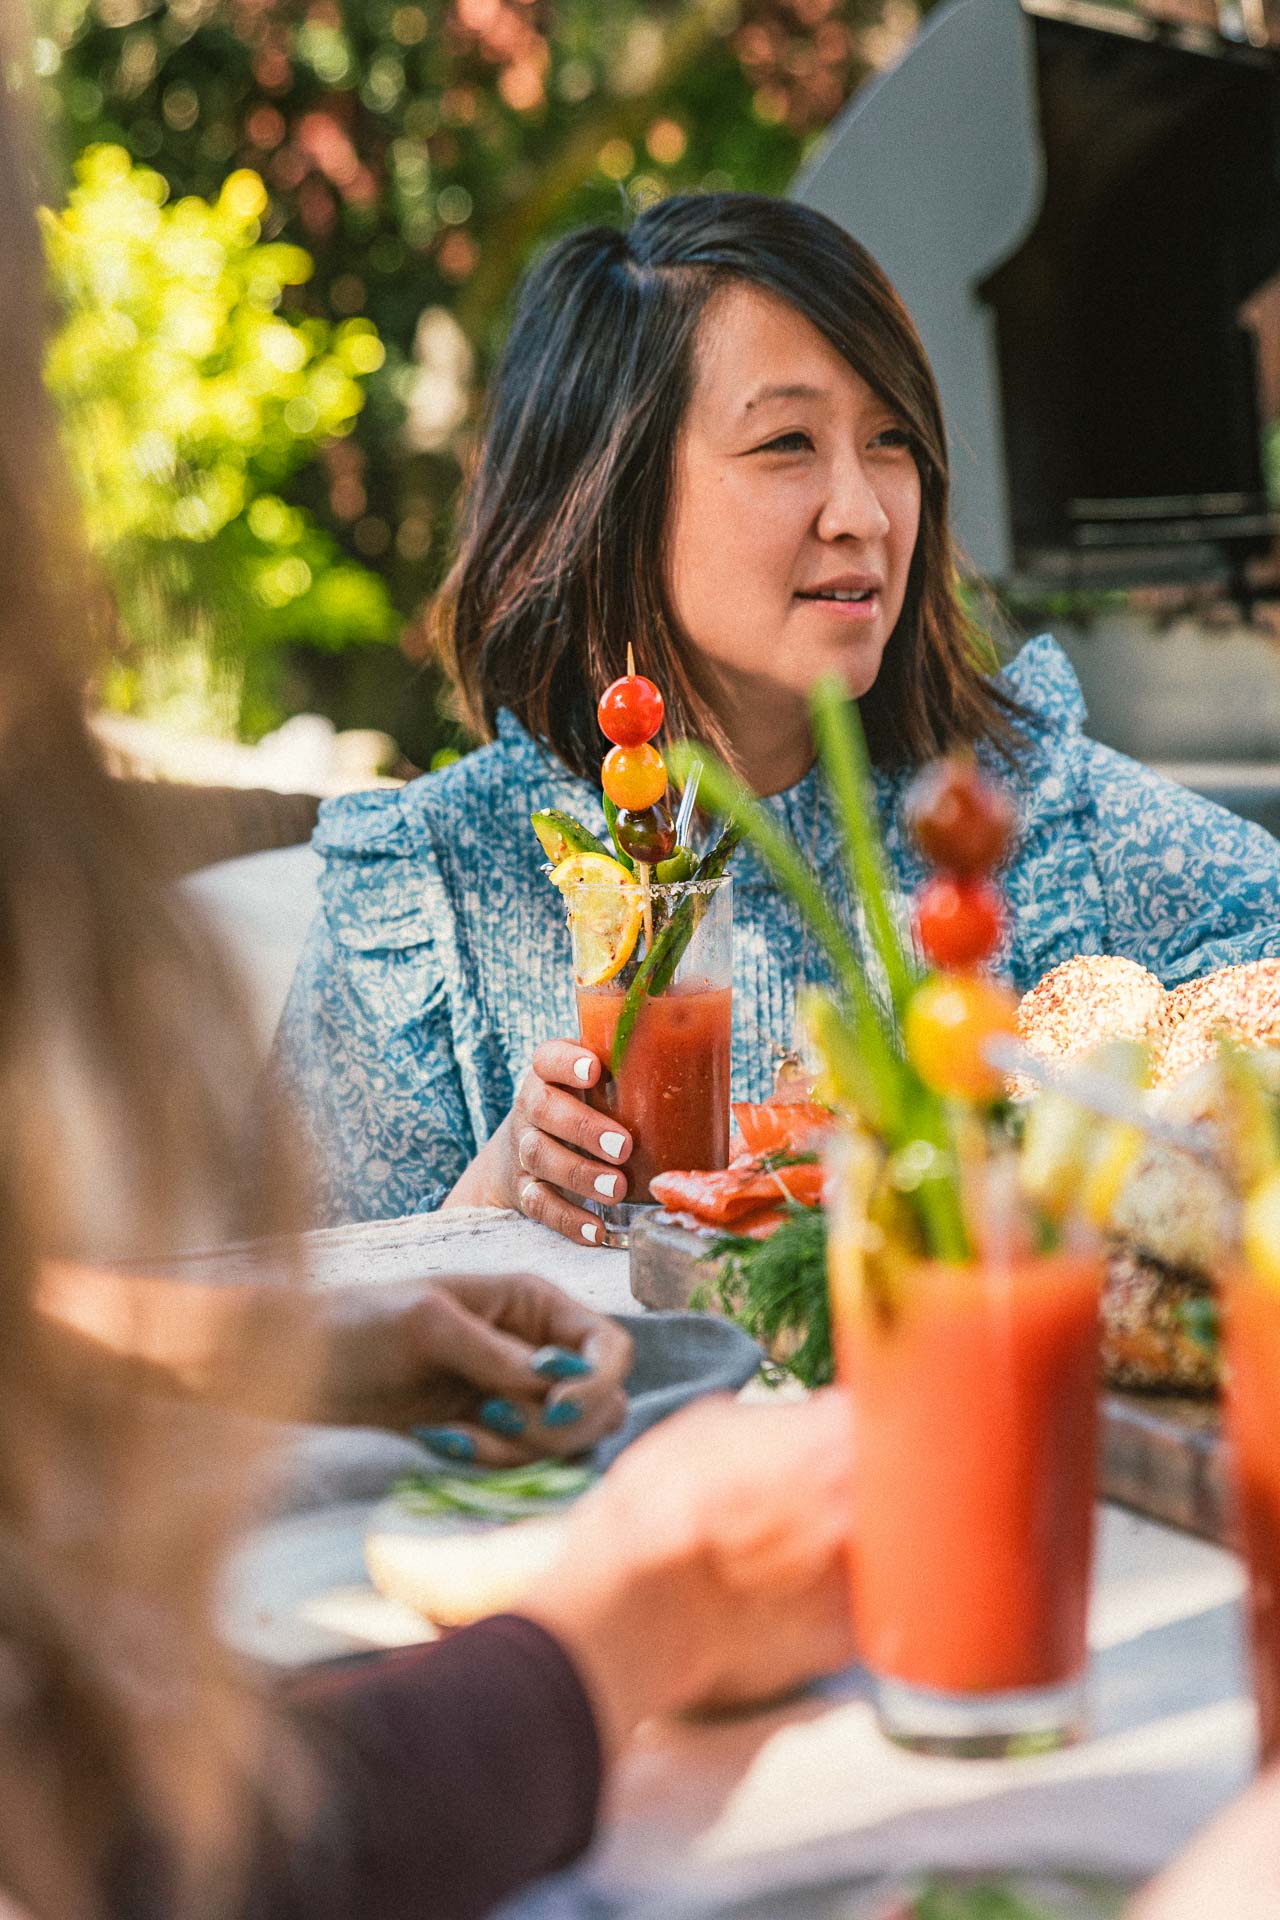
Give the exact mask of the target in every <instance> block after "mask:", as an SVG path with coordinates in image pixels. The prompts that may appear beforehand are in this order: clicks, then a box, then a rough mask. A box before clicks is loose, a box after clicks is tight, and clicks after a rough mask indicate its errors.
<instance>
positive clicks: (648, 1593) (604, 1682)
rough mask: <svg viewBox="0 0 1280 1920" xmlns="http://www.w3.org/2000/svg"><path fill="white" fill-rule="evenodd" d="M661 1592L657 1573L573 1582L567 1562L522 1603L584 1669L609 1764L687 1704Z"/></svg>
mask: <svg viewBox="0 0 1280 1920" xmlns="http://www.w3.org/2000/svg"><path fill="white" fill-rule="evenodd" d="M660 1588H661V1582H660V1581H659V1580H658V1579H657V1578H656V1576H655V1575H652V1574H649V1573H648V1572H646V1571H644V1570H642V1569H640V1568H638V1567H636V1566H634V1565H633V1566H630V1567H629V1568H628V1569H627V1570H626V1572H625V1573H621V1574H613V1575H610V1574H609V1573H605V1574H603V1575H593V1574H592V1573H591V1572H589V1571H582V1572H581V1573H580V1575H579V1576H578V1577H571V1576H570V1574H569V1573H568V1571H567V1570H566V1568H565V1567H564V1566H563V1564H562V1565H561V1566H559V1567H558V1568H557V1569H556V1571H555V1574H554V1576H553V1577H550V1578H548V1579H547V1580H545V1581H544V1582H542V1583H540V1584H539V1585H538V1586H536V1587H535V1588H534V1589H533V1590H532V1591H531V1592H530V1593H529V1594H528V1595H527V1596H526V1597H525V1599H524V1600H523V1601H522V1602H521V1603H520V1609H519V1610H520V1612H521V1613H522V1614H524V1615H525V1616H526V1617H527V1618H528V1619H530V1620H533V1621H535V1622H536V1623H537V1625H538V1626H540V1627H544V1628H545V1629H546V1631H547V1632H548V1633H550V1634H551V1635H552V1636H553V1637H554V1638H555V1639H556V1640H557V1641H558V1642H559V1643H560V1645H561V1647H562V1648H563V1649H564V1651H565V1653H566V1654H567V1655H568V1656H569V1659H570V1660H571V1662H572V1663H573V1666H574V1667H575V1669H576V1670H577V1673H578V1677H579V1679H580V1680H581V1682H582V1685H583V1689H584V1691H585V1693H586V1695H587V1698H588V1700H589V1701H590V1703H591V1708H592V1712H593V1713H594V1715H595V1720H596V1728H597V1731H598V1734H599V1737H600V1746H601V1750H602V1752H603V1754H604V1758H605V1762H606V1764H608V1763H609V1762H610V1761H611V1760H612V1759H613V1758H614V1757H615V1755H616V1754H617V1752H618V1750H619V1748H620V1747H621V1746H622V1745H623V1743H624V1742H625V1741H626V1739H627V1737H628V1735H630V1734H631V1733H632V1732H633V1731H634V1729H635V1728H636V1727H637V1726H639V1724H640V1722H641V1721H642V1720H647V1719H650V1718H652V1717H653V1715H655V1714H659V1713H664V1712H668V1711H671V1710H672V1709H674V1708H675V1707H677V1706H679V1705H680V1704H681V1699H682V1694H683V1693H684V1692H685V1691H686V1690H684V1689H682V1688H681V1686H680V1684H679V1678H680V1677H679V1675H678V1673H677V1672H675V1671H674V1670H673V1667H672V1662H671V1660H670V1657H669V1656H670V1648H669V1647H668V1646H666V1645H665V1644H664V1636H663V1635H661V1634H655V1633H654V1631H653V1626H654V1620H655V1618H657V1617H660V1616H659V1610H660V1609H661V1606H662V1604H663V1600H662V1593H661V1591H660Z"/></svg>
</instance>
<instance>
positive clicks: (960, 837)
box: [906, 754, 1014, 874]
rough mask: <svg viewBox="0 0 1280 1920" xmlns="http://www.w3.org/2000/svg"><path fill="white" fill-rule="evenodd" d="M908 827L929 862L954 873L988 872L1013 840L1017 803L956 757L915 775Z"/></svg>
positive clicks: (971, 763)
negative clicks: (1014, 809) (1014, 813)
mask: <svg viewBox="0 0 1280 1920" xmlns="http://www.w3.org/2000/svg"><path fill="white" fill-rule="evenodd" d="M906 808H907V823H908V825H909V826H910V828H911V831H912V833H913V834H914V835H915V839H916V844H917V846H918V847H919V848H920V851H921V853H922V854H923V855H924V857H925V859H926V860H930V861H932V862H933V864H934V866H935V867H948V868H950V870H951V871H952V872H953V873H960V874H979V873H990V872H991V870H992V868H994V867H998V866H999V864H1000V862H1001V860H1003V858H1004V856H1005V854H1006V853H1007V852H1008V850H1009V843H1010V841H1011V840H1012V838H1013V826H1014V815H1013V803H1012V802H1011V801H1010V799H1009V797H1008V795H1007V794H1006V793H1004V792H1003V791H1002V789H1001V788H999V787H997V786H994V785H993V784H992V783H991V781H989V780H985V779H984V778H983V776H982V774H981V772H980V771H979V769H978V766H977V764H976V763H975V762H974V761H973V760H970V759H964V758H961V757H960V756H958V755H955V754H953V755H950V756H949V757H948V758H947V759H945V760H938V761H935V762H934V763H933V765H932V766H928V767H926V768H925V769H924V771H923V772H922V773H919V774H917V776H916V778H915V779H914V780H913V781H912V783H911V787H910V789H909V791H908V793H907V802H906Z"/></svg>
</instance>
